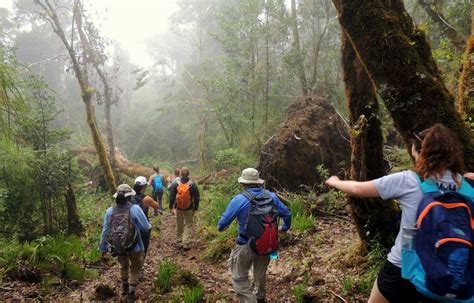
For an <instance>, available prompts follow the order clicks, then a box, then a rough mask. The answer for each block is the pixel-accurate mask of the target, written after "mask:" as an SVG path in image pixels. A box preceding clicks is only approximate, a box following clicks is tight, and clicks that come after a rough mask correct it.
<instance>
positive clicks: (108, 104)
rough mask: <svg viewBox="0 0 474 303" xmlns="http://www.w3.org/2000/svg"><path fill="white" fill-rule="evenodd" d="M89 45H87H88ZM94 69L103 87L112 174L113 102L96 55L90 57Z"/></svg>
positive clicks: (113, 153) (105, 77) (113, 166)
mask: <svg viewBox="0 0 474 303" xmlns="http://www.w3.org/2000/svg"><path fill="white" fill-rule="evenodd" d="M88 45H89V44H88ZM92 60H93V65H94V68H95V70H96V72H97V74H98V75H99V78H100V80H101V81H102V85H103V86H104V107H105V108H104V115H105V124H106V127H105V129H106V134H107V145H108V148H109V161H110V166H111V167H112V173H113V172H114V170H115V142H114V132H113V127H112V117H111V115H110V114H111V108H112V104H113V103H114V101H113V100H112V88H111V87H110V83H109V79H107V76H106V74H105V72H104V71H103V70H102V69H100V67H99V62H98V61H97V58H96V55H95V54H93V55H92Z"/></svg>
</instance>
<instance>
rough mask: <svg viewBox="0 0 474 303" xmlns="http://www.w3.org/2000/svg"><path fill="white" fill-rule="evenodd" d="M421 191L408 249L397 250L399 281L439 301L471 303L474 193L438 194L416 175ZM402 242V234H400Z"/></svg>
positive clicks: (473, 295)
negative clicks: (400, 260) (400, 268)
mask: <svg viewBox="0 0 474 303" xmlns="http://www.w3.org/2000/svg"><path fill="white" fill-rule="evenodd" d="M417 178H418V182H419V183H420V186H421V189H422V191H423V198H422V200H421V202H420V205H419V207H418V213H417V222H416V238H415V239H414V244H413V247H411V248H410V247H408V246H405V245H403V247H402V277H403V278H404V279H407V280H409V281H410V282H411V283H412V284H413V285H415V287H416V289H417V291H418V292H420V293H421V294H423V295H424V296H426V297H428V298H431V299H435V300H437V301H440V302H457V303H461V302H462V303H467V302H470V303H472V302H474V249H473V244H474V217H473V210H474V203H473V201H472V199H471V197H474V189H473V188H472V187H471V185H469V183H467V182H466V181H465V180H464V179H463V180H462V182H461V186H460V187H459V189H458V190H457V191H453V189H452V188H449V189H448V190H446V191H445V190H440V189H439V188H438V186H437V184H436V182H435V181H434V180H433V179H431V178H428V179H426V180H424V181H423V180H421V179H420V177H419V176H417ZM403 237H404V240H405V237H406V235H405V234H404V235H403Z"/></svg>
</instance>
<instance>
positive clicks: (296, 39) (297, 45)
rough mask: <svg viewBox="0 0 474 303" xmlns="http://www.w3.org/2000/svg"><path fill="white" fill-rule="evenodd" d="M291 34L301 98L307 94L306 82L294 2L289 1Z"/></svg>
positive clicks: (292, 0)
mask: <svg viewBox="0 0 474 303" xmlns="http://www.w3.org/2000/svg"><path fill="white" fill-rule="evenodd" d="M290 9H291V32H292V33H293V52H294V56H295V58H296V64H297V69H298V77H299V79H300V84H301V92H302V94H303V96H306V95H307V94H308V80H307V78H306V72H305V70H304V59H303V54H302V51H301V42H300V34H299V30H298V16H297V14H296V0H291V8H290Z"/></svg>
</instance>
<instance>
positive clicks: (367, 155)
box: [342, 33, 398, 249]
mask: <svg viewBox="0 0 474 303" xmlns="http://www.w3.org/2000/svg"><path fill="white" fill-rule="evenodd" d="M342 66H343V71H344V83H345V92H346V100H347V105H348V108H349V115H350V122H351V125H352V126H353V129H352V131H351V149H352V153H351V179H352V180H356V181H368V180H372V179H376V178H379V177H382V176H383V175H384V174H385V171H384V160H383V136H382V130H381V128H380V125H381V123H380V120H379V119H378V114H379V105H378V102H377V96H376V93H375V88H374V85H373V83H372V81H371V80H370V78H369V75H367V72H366V71H365V69H364V67H363V65H362V63H361V62H360V60H359V58H358V57H357V55H356V53H355V51H354V48H353V47H352V44H351V43H350V41H348V39H347V36H346V35H345V34H344V33H343V34H342ZM349 204H350V206H351V212H352V217H353V218H354V221H355V223H356V228H357V233H358V234H359V237H360V239H361V240H362V243H363V245H364V246H365V247H366V248H368V249H370V248H371V246H372V245H373V244H375V243H376V242H378V243H380V244H382V246H383V247H385V248H390V247H391V245H393V240H394V236H396V232H397V231H398V229H397V228H393V227H394V226H393V225H396V224H389V222H393V221H394V218H396V217H397V213H398V211H397V208H396V206H395V204H394V203H393V202H391V201H383V200H382V199H379V198H370V199H363V198H357V197H350V198H349Z"/></svg>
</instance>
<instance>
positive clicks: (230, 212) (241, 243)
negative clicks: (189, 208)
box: [217, 168, 291, 303]
mask: <svg viewBox="0 0 474 303" xmlns="http://www.w3.org/2000/svg"><path fill="white" fill-rule="evenodd" d="M238 182H239V183H240V184H241V185H242V186H243V187H244V189H245V191H246V192H247V193H245V192H243V193H240V194H238V195H236V196H235V197H234V198H233V199H232V200H231V201H230V203H229V205H228V206H227V209H226V210H225V212H224V213H223V214H222V217H221V219H220V220H219V223H218V225H217V229H218V230H219V231H220V232H222V231H223V230H225V229H226V228H227V227H228V226H229V225H230V224H231V223H232V222H233V221H234V220H235V219H237V221H238V223H239V229H238V236H237V241H236V242H237V243H236V246H235V247H234V248H233V249H232V252H231V254H230V258H229V263H230V270H231V274H232V284H233V286H234V289H235V292H236V294H237V298H238V299H239V301H240V302H246V303H247V302H251V303H254V302H258V303H261V302H265V295H266V291H265V285H266V275H267V267H268V263H269V262H270V256H264V255H259V254H257V253H255V252H254V251H253V250H252V249H251V248H250V247H249V245H248V242H249V238H248V237H247V222H248V216H249V211H250V200H249V198H248V197H247V195H249V196H251V197H256V196H259V195H264V194H269V195H270V197H271V199H272V200H273V203H274V204H275V207H276V209H277V210H278V216H279V217H281V218H283V225H282V226H281V228H280V230H279V231H280V232H286V231H288V229H289V228H290V226H291V214H290V211H289V210H288V208H287V207H286V206H285V204H283V203H282V202H281V201H280V199H278V197H277V195H276V194H275V193H272V192H269V191H266V190H265V189H264V188H263V184H264V181H263V180H262V179H260V178H259V173H258V171H257V170H256V169H254V168H246V169H244V170H243V171H242V175H241V176H240V177H239V179H238ZM252 266H253V273H254V283H255V287H256V291H255V293H253V291H252V289H251V287H250V284H249V279H248V274H249V270H250V267H252Z"/></svg>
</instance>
